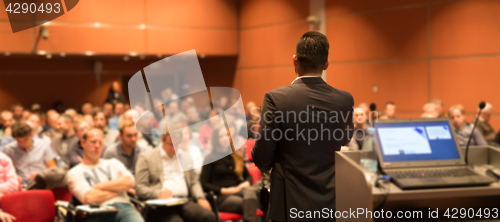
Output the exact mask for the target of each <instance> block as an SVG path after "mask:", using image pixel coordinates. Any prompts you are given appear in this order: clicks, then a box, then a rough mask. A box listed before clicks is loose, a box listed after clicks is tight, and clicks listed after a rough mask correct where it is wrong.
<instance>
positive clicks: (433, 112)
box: [420, 103, 439, 118]
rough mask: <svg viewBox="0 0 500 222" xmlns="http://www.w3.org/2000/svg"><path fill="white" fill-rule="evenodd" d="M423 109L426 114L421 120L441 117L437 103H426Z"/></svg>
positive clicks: (423, 114)
mask: <svg viewBox="0 0 500 222" xmlns="http://www.w3.org/2000/svg"><path fill="white" fill-rule="evenodd" d="M422 109H423V111H424V112H423V113H422V115H421V116H420V117H421V118H437V117H438V116H439V111H438V109H437V107H436V104H435V103H426V104H425V105H424V107H423V108H422Z"/></svg>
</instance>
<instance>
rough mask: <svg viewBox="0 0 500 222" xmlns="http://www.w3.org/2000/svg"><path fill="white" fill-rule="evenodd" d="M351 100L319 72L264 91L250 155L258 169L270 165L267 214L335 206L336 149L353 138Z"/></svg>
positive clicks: (278, 217)
mask: <svg viewBox="0 0 500 222" xmlns="http://www.w3.org/2000/svg"><path fill="white" fill-rule="evenodd" d="M353 105H354V101H353V98H352V96H351V94H350V93H348V92H345V91H342V90H338V89H335V88H333V87H331V86H329V85H328V84H326V82H324V81H323V79H321V78H320V77H307V78H300V79H297V80H295V81H294V83H293V84H292V85H290V86H285V87H281V88H278V89H274V90H271V91H269V92H268V93H266V96H265V98H264V103H263V107H262V118H261V121H260V129H259V134H260V135H258V138H257V142H256V144H255V148H254V151H253V156H254V157H253V159H254V161H255V164H256V165H257V166H258V167H259V168H260V169H261V170H262V171H263V172H266V171H269V170H270V169H271V167H272V168H273V171H272V174H271V204H270V205H271V208H270V210H269V212H270V216H269V218H270V219H274V220H278V221H284V220H285V215H290V212H291V211H290V210H291V209H292V208H296V209H297V210H299V211H307V210H309V211H321V210H322V209H323V208H331V209H334V208H335V152H336V151H339V150H340V147H341V146H342V145H346V144H347V143H348V142H349V140H350V138H351V137H352V130H353V122H352V108H353ZM292 216H293V215H292Z"/></svg>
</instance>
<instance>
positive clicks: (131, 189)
mask: <svg viewBox="0 0 500 222" xmlns="http://www.w3.org/2000/svg"><path fill="white" fill-rule="evenodd" d="M127 193H129V194H130V195H132V196H134V197H135V189H134V188H130V189H128V190H127Z"/></svg>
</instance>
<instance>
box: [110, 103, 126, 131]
mask: <svg viewBox="0 0 500 222" xmlns="http://www.w3.org/2000/svg"><path fill="white" fill-rule="evenodd" d="M114 112H115V115H114V116H113V117H111V119H109V123H108V126H109V128H110V129H114V130H118V123H119V118H120V117H121V116H122V114H123V113H124V112H125V109H124V107H123V103H116V104H115V110H114Z"/></svg>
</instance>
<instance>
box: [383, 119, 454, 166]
mask: <svg viewBox="0 0 500 222" xmlns="http://www.w3.org/2000/svg"><path fill="white" fill-rule="evenodd" d="M375 130H376V134H377V138H378V141H379V144H378V145H379V146H380V150H381V151H382V158H383V160H384V162H399V161H432V160H453V159H460V154H459V153H458V149H457V147H456V144H455V139H454V138H453V133H452V132H451V129H450V125H449V123H448V121H439V122H411V123H408V122H407V123H377V124H375Z"/></svg>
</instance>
